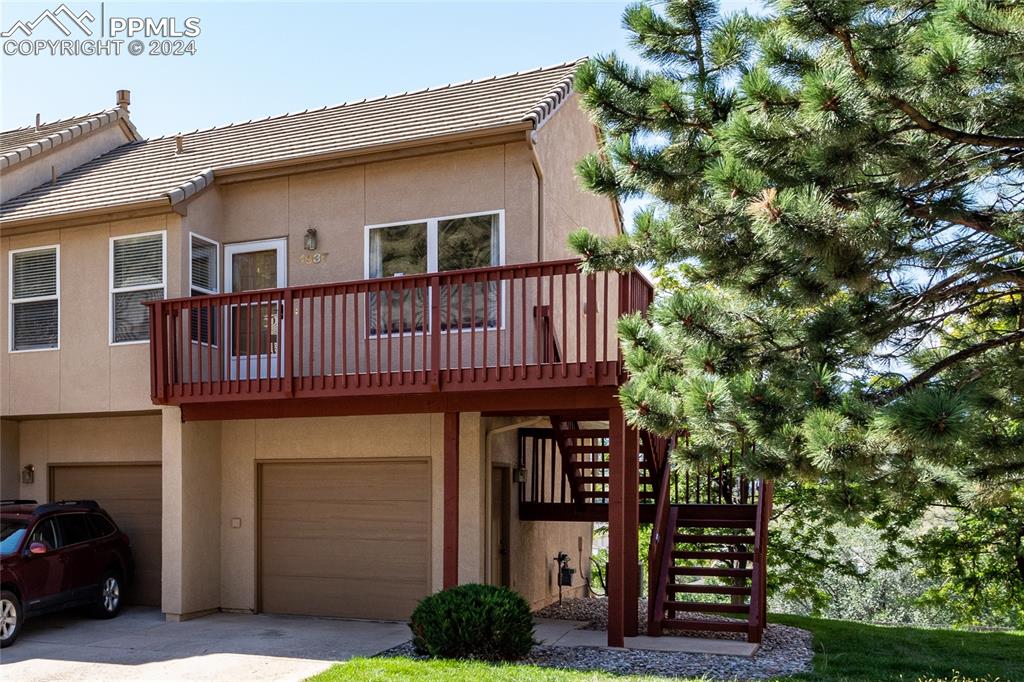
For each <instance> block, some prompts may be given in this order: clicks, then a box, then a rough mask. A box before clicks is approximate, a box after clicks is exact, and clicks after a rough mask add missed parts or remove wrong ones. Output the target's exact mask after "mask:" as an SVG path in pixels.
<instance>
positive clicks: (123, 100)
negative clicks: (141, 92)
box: [117, 90, 132, 109]
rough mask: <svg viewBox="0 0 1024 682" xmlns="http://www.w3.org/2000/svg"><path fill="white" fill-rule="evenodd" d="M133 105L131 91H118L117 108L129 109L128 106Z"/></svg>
mask: <svg viewBox="0 0 1024 682" xmlns="http://www.w3.org/2000/svg"><path fill="white" fill-rule="evenodd" d="M131 103H132V91H131V90H118V91H117V106H119V107H120V108H122V109H127V108H128V105H129V104H131Z"/></svg>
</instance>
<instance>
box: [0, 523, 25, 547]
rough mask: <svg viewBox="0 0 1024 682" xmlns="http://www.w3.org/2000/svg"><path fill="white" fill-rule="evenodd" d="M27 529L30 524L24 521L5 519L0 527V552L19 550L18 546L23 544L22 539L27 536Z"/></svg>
mask: <svg viewBox="0 0 1024 682" xmlns="http://www.w3.org/2000/svg"><path fill="white" fill-rule="evenodd" d="M27 530H28V526H27V525H26V524H25V522H24V521H7V520H4V522H3V524H2V527H0V554H10V553H11V552H16V551H18V547H19V545H21V540H22V538H24V537H25V532H26V531H27Z"/></svg>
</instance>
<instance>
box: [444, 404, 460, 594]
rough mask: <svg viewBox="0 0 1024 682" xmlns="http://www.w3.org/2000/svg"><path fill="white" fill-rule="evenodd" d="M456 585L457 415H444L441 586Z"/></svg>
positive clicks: (457, 523) (457, 563)
mask: <svg viewBox="0 0 1024 682" xmlns="http://www.w3.org/2000/svg"><path fill="white" fill-rule="evenodd" d="M458 584H459V413H458V412H445V413H444V570H443V579H442V587H443V588H444V589H448V588H449V587H455V586H456V585H458Z"/></svg>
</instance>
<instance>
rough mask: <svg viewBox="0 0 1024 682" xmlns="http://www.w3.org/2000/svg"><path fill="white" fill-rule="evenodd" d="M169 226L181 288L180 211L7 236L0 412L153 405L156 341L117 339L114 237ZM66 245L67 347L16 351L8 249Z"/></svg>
mask: <svg viewBox="0 0 1024 682" xmlns="http://www.w3.org/2000/svg"><path fill="white" fill-rule="evenodd" d="M160 230H163V231H166V232H167V262H168V269H167V280H168V281H167V295H168V296H169V297H173V296H177V295H179V294H180V292H181V269H180V268H176V267H173V266H172V264H174V263H179V262H181V261H182V250H181V245H182V240H181V239H180V234H181V226H180V218H179V216H177V215H176V214H167V215H160V216H152V217H148V218H139V219H135V220H121V221H115V222H110V223H101V224H98V225H91V226H87V227H75V228H67V229H60V230H49V231H45V232H36V233H32V234H27V235H20V236H12V237H4V238H3V239H2V240H0V242H2V244H0V248H2V251H3V253H2V263H3V265H2V267H3V277H2V278H0V279H2V281H0V290H2V301H3V306H2V307H0V308H2V310H0V325H2V327H3V330H4V342H3V352H2V360H0V414H3V415H4V416H16V415H49V414H74V413H96V412H108V411H110V412H127V411H140V410H154V411H155V409H154V407H153V404H152V402H151V401H150V398H149V346H148V345H147V344H144V343H142V344H124V345H111V344H110V332H109V329H110V272H109V269H110V238H111V237H120V236H127V235H131V234H136V233H142V232H154V231H160ZM52 244H59V245H60V284H61V286H60V348H59V349H53V350H41V351H29V352H20V353H11V352H9V346H8V341H7V334H8V319H7V317H8V314H9V306H8V304H7V302H8V299H9V293H8V291H7V288H8V284H9V283H8V275H7V269H8V267H9V253H8V252H9V251H10V250H12V249H21V248H28V247H34V246H48V245H52Z"/></svg>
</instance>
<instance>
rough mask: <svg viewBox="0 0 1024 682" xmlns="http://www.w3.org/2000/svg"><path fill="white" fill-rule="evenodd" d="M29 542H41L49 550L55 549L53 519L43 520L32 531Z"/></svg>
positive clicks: (55, 529) (55, 530) (56, 545)
mask: <svg viewBox="0 0 1024 682" xmlns="http://www.w3.org/2000/svg"><path fill="white" fill-rule="evenodd" d="M29 542H41V543H43V544H44V545H46V546H47V547H48V548H49V549H57V547H59V546H60V545H58V544H57V527H56V525H55V524H54V523H53V519H43V520H42V521H40V522H39V523H37V524H36V527H35V528H33V529H32V537H30V538H29Z"/></svg>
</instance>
